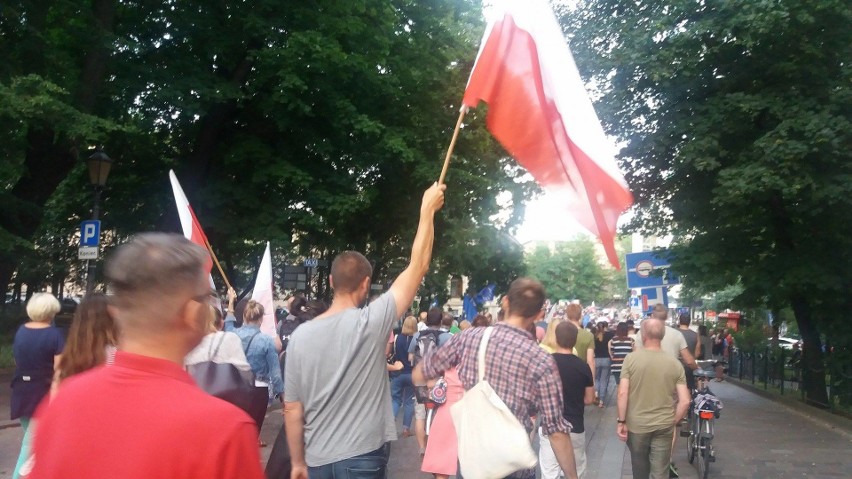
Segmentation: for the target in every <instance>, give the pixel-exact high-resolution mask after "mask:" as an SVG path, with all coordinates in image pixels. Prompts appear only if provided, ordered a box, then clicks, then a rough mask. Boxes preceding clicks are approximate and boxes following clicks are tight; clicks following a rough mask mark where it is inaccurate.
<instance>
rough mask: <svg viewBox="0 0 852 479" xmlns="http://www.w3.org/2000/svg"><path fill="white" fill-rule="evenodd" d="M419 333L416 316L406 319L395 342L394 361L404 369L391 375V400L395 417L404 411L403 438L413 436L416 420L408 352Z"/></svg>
mask: <svg viewBox="0 0 852 479" xmlns="http://www.w3.org/2000/svg"><path fill="white" fill-rule="evenodd" d="M415 333H417V319H416V318H415V317H414V316H409V317H407V318H405V321H403V323H402V331H400V333H399V334H398V335H397V337H396V339H395V340H394V347H393V360H394V361H399V362H401V363H402V369H401V370H399V371H396V372H393V373H391V399H392V404H393V417H394V419H396V416H397V414H399V410H400V409H402V411H403V412H402V437H408V436H410V435H411V431H410V428H411V421H412V419H413V418H414V385H413V384H412V383H411V369H412V365H411V362H410V361H409V360H408V350H409V347H410V346H411V343H412V342H413V338H414V335H415Z"/></svg>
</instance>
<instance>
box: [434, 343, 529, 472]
mask: <svg viewBox="0 0 852 479" xmlns="http://www.w3.org/2000/svg"><path fill="white" fill-rule="evenodd" d="M492 330H493V329H492V328H485V332H484V334H483V335H482V340H481V341H480V343H479V351H478V352H477V357H476V364H477V377H478V380H477V383H476V385H475V386H473V387H472V388H471V389H470V390H469V391H466V392H465V393H464V397H462V398H461V399H460V400H459V401H458V402H456V403H455V404H453V405H452V406H451V407H450V414H451V415H452V417H453V424H454V425H455V427H456V436H458V452H459V464H460V465H461V474H462V476H463V477H464V478H465V479H501V478H503V477H506V476H508V475H509V474H512V473H513V472H516V471H519V470H521V469H530V468H532V467H535V465H536V462H537V457H536V455H535V452H533V449H532V446H531V445H530V436H529V434H528V433H527V431H526V429H524V426H523V425H522V424H521V423H520V421H518V418H516V417H515V415H514V414H512V411H511V410H510V409H509V408H508V406H506V403H504V402H503V400H502V399H500V397H499V396H498V395H497V393H496V392H494V389H492V388H491V385H490V384H488V381H485V379H484V378H485V349H486V348H487V346H488V338H489V337H490V336H491V332H492Z"/></svg>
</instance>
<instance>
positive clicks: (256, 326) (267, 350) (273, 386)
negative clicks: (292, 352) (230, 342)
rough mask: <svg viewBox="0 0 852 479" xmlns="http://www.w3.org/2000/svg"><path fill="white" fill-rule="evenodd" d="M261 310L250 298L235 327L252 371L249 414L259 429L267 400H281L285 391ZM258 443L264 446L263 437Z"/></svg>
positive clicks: (258, 304) (279, 367) (276, 355)
mask: <svg viewBox="0 0 852 479" xmlns="http://www.w3.org/2000/svg"><path fill="white" fill-rule="evenodd" d="M263 313H264V311H263V305H261V304H260V303H258V302H257V301H255V300H251V301H249V302H248V304H246V307H245V309H244V310H243V326H242V327H241V328H239V329H237V330H235V333H236V334H237V336H239V337H240V340H241V341H242V346H243V352H245V354H246V359H247V360H248V363H249V365H250V366H251V370H252V372H254V377H255V382H254V385H255V387H256V388H257V389H256V396H257V399H256V401H255V402H256V403H257V404H256V405H255V407H254V408H253V411H252V413H251V416H252V419H254V421H255V423H256V424H257V430H258V433H259V432H260V428H261V426H263V419H264V417H265V416H266V408H267V406H268V405H269V400H270V399H271V398H273V397H275V398H278V399H279V400H281V399H282V398H283V395H282V393H283V392H284V380H283V379H282V378H281V365H280V363H279V362H278V351H277V350H276V349H275V341H274V340H273V338H272V337H271V336H269V335H267V334H263V333H261V332H260V322H261V321H262V320H263ZM258 443H259V444H260V446H261V447H263V446H266V444H264V443H263V441H260V440H258Z"/></svg>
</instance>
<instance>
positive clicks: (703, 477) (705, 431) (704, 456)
mask: <svg viewBox="0 0 852 479" xmlns="http://www.w3.org/2000/svg"><path fill="white" fill-rule="evenodd" d="M703 362H707V363H713V361H699V364H700V363H703ZM693 375H694V376H695V385H696V389H695V390H694V391H692V393H693V396H692V403H691V404H690V407H689V411H688V416H687V417H688V422H687V424H688V429H686V430H681V435H682V436H686V453H687V459H688V460H689V463H690V464H692V463H693V462H695V459H696V457H697V458H698V464H697V468H698V477H699V478H700V479H707V476H708V474H709V472H710V463H711V462H715V461H716V451H715V450H714V449H713V437H714V434H715V431H714V427H713V426H714V425H713V422H714V420H715V419H716V418H718V417H719V411H720V410H721V409H722V407H721V406H722V404H721V402H719V400H718V399H716V398H715V396H713V395H712V394H713V393H712V392H711V391H710V389H709V388H708V387H707V383H708V382H709V381H710V380H711V379H712V378H713V377H715V372H713V371H712V370H711V371H708V370H705V369H704V368H703V367H700V368H699V369H696V370H695V371H693Z"/></svg>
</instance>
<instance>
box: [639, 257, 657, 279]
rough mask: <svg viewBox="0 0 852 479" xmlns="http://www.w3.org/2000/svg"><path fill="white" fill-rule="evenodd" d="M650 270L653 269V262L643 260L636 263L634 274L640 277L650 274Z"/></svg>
mask: <svg viewBox="0 0 852 479" xmlns="http://www.w3.org/2000/svg"><path fill="white" fill-rule="evenodd" d="M651 271H654V263H652V262H650V261H648V260H643V261H640V262H638V263H636V274H637V275H638V276H639V277H641V278H647V277H648V276H651Z"/></svg>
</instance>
